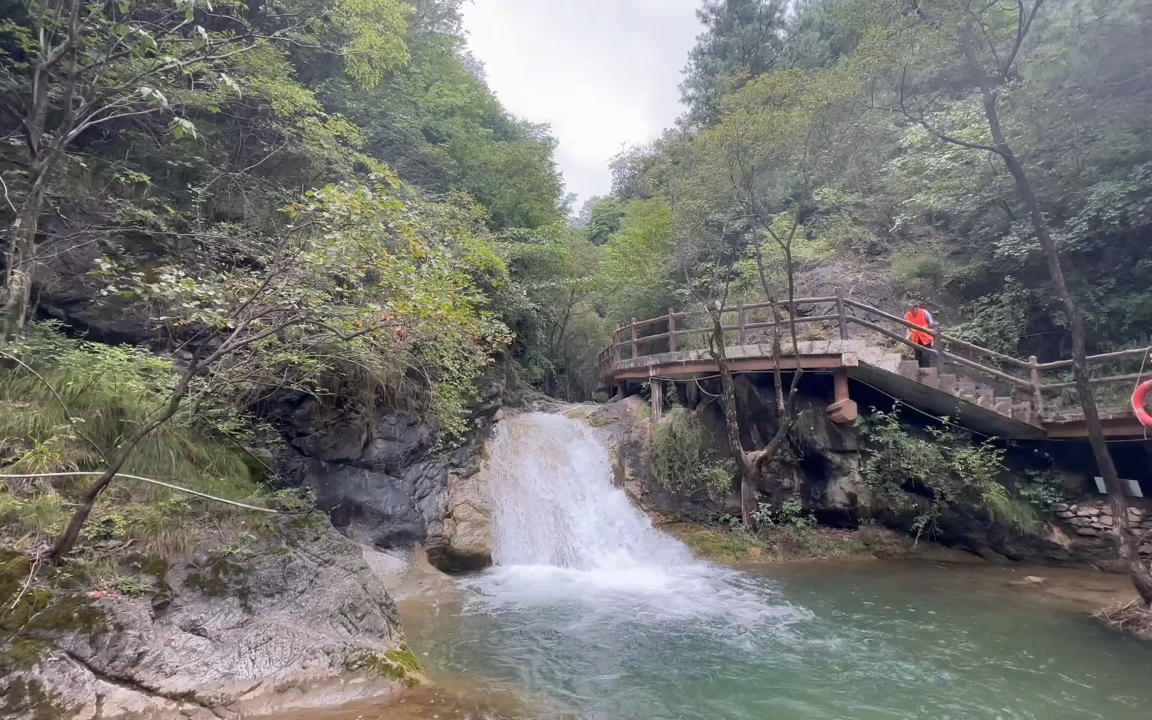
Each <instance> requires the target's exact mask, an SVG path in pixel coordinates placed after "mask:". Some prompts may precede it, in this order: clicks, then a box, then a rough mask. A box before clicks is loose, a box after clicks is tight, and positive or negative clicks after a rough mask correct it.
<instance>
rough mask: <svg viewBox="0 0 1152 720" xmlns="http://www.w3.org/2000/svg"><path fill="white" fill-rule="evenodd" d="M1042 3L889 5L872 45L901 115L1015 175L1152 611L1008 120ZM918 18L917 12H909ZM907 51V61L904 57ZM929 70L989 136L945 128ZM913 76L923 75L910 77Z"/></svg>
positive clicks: (1054, 256) (1074, 332) (1069, 304)
mask: <svg viewBox="0 0 1152 720" xmlns="http://www.w3.org/2000/svg"><path fill="white" fill-rule="evenodd" d="M1044 7H1045V2H1044V0H1017V1H1016V2H1015V3H1011V4H1008V3H994V4H985V3H969V2H965V3H951V2H943V1H941V2H933V1H925V2H916V3H913V4H912V5H911V6H909V5H907V4H905V3H887V2H885V3H882V4H881V6H880V10H881V11H882V12H884V13H886V14H885V16H884V17H885V23H886V24H885V26H884V29H883V30H881V31H880V32H879V33H878V34H877V35H876V36H875V37H873V38H872V40H871V42H872V48H873V52H875V56H876V57H884V56H886V55H888V54H889V53H892V52H893V51H894V49H895V51H896V52H897V56H896V58H895V59H896V64H895V68H896V70H895V73H896V77H897V78H898V79H897V83H896V87H895V89H894V90H895V96H896V98H895V99H896V105H897V107H896V108H895V109H896V110H898V112H899V113H900V114H901V115H902V116H903V117H905V118H907V119H908V120H909V121H911V122H913V123H915V124H916V125H918V126H919V127H921V128H923V129H924V130H925V131H927V132H928V133H930V134H932V135H933V136H935V137H936V138H937V139H938V140H940V141H942V142H944V143H948V144H950V145H954V146H958V147H962V148H966V149H968V150H972V151H976V152H983V153H987V154H988V155H990V156H991V157H994V158H996V159H997V160H998V161H999V162H1001V163H1002V164H1003V166H1004V168H1005V169H1006V170H1007V171H1008V173H1009V174H1010V175H1011V177H1012V180H1013V182H1014V184H1015V186H1016V190H1017V192H1018V193H1019V199H1020V202H1021V204H1022V206H1023V208H1024V211H1025V213H1026V215H1027V218H1028V222H1029V224H1030V226H1031V231H1032V234H1033V236H1034V238H1035V240H1036V241H1037V242H1038V243H1039V245H1040V247H1041V248H1042V250H1043V255H1044V258H1045V259H1046V262H1047V266H1048V272H1049V276H1050V280H1051V283H1052V288H1053V290H1054V291H1055V294H1056V297H1057V299H1058V300H1059V303H1060V305H1061V306H1062V308H1063V311H1064V314H1065V317H1066V321H1067V323H1068V330H1069V333H1070V335H1071V338H1072V363H1073V364H1072V368H1073V375H1074V377H1075V381H1076V390H1077V394H1078V396H1079V401H1080V405H1081V408H1082V409H1083V412H1084V420H1085V425H1086V427H1087V430H1088V439H1089V443H1090V445H1091V447H1092V453H1093V456H1094V457H1095V460H1096V464H1097V466H1098V468H1099V470H1100V474H1101V476H1102V477H1103V478H1104V482H1105V485H1106V486H1107V489H1108V497H1109V501H1110V503H1111V506H1112V510H1113V516H1114V517H1115V518H1117V521H1116V522H1115V523H1114V527H1113V533H1114V534H1115V536H1116V540H1117V544H1118V546H1119V553H1120V557H1121V559H1122V560H1123V561H1124V562H1125V564H1126V565H1127V567H1128V570H1129V574H1130V576H1131V578H1132V582H1133V584H1134V585H1135V587H1136V589H1137V591H1138V592H1139V593H1140V596H1141V598H1143V600H1144V602H1145V604H1146V605H1148V606H1150V607H1152V568H1149V567H1148V565H1147V564H1146V563H1144V562H1143V561H1142V560H1141V559H1140V555H1139V551H1138V540H1137V538H1136V537H1135V536H1134V535H1133V534H1132V533H1131V532H1130V531H1129V529H1128V527H1127V522H1125V520H1126V519H1127V517H1128V508H1127V501H1126V499H1125V495H1124V488H1123V486H1122V485H1121V483H1120V480H1119V475H1118V473H1117V471H1116V466H1115V463H1114V462H1113V459H1112V456H1111V454H1110V453H1109V450H1108V444H1107V440H1106V438H1105V436H1104V431H1103V427H1102V425H1101V422H1100V417H1099V411H1098V409H1097V405H1096V399H1095V395H1094V392H1093V389H1092V383H1091V378H1090V375H1089V373H1088V367H1087V362H1086V357H1087V343H1086V341H1085V336H1086V333H1085V330H1084V323H1083V319H1082V317H1081V315H1080V312H1079V310H1078V308H1077V305H1076V301H1075V298H1074V297H1073V295H1072V292H1071V290H1070V288H1069V285H1068V282H1067V279H1066V277H1065V272H1064V266H1063V262H1062V260H1061V253H1060V249H1059V247H1058V245H1057V241H1056V238H1055V236H1054V233H1053V232H1052V229H1051V226H1050V224H1049V221H1048V218H1047V216H1046V215H1045V212H1044V208H1043V206H1042V204H1041V201H1040V199H1039V197H1038V196H1037V193H1036V189H1035V185H1034V184H1033V182H1032V173H1031V171H1030V170H1029V168H1028V167H1027V166H1026V164H1025V161H1024V160H1023V159H1022V158H1021V157H1020V156H1018V155H1017V154H1016V152H1015V150H1014V148H1013V144H1012V142H1011V141H1010V138H1009V130H1008V129H1007V128H1006V127H1005V125H1004V123H1003V121H1002V115H1001V105H1002V103H1003V100H1002V98H1003V96H1005V95H1007V94H1011V92H1012V91H1013V86H1014V84H1015V83H1016V82H1017V78H1018V73H1019V65H1020V63H1021V57H1022V54H1027V53H1029V52H1031V51H1032V50H1033V48H1034V47H1035V43H1036V42H1037V39H1036V31H1037V23H1038V19H1039V18H1041V17H1042V15H1041V13H1042V11H1043V10H1044ZM909 9H911V10H912V11H911V12H908V10H909ZM900 50H903V52H900ZM925 66H927V67H930V68H932V72H934V73H936V74H941V73H943V74H947V75H948V76H949V77H950V78H952V79H953V82H954V83H955V85H956V86H957V87H956V89H957V90H960V89H961V88H963V89H965V90H966V89H968V88H972V89H974V90H975V91H976V93H977V99H978V101H979V103H980V108H981V112H982V114H983V118H984V121H985V123H986V126H987V127H986V133H985V134H984V136H983V137H978V138H973V137H964V136H961V135H959V134H957V133H956V132H955V131H954V130H953V129H952V128H950V127H948V126H947V125H942V124H941V122H940V118H939V117H938V116H937V115H936V114H935V113H936V111H938V109H939V107H938V104H937V103H938V102H939V100H940V97H941V94H942V93H941V92H940V91H938V90H937V91H933V90H930V89H928V87H926V84H925V83H924V81H923V78H922V77H921V76H920V73H917V72H916V71H914V70H913V68H914V67H915V68H916V69H917V70H920V71H921V72H922V69H923V68H924V67H925ZM910 75H916V76H917V77H915V78H910Z"/></svg>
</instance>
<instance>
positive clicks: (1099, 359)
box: [1036, 348, 1148, 370]
mask: <svg viewBox="0 0 1152 720" xmlns="http://www.w3.org/2000/svg"><path fill="white" fill-rule="evenodd" d="M1146 352H1148V348H1139V349H1137V350H1121V351H1119V352H1114V353H1104V354H1103V355H1090V356H1089V357H1088V358H1087V361H1088V364H1089V365H1097V364H1099V363H1105V362H1111V361H1112V360H1125V359H1127V358H1138V357H1142V356H1143V355H1144V353H1146ZM1036 367H1038V368H1039V369H1041V370H1059V369H1061V368H1070V367H1072V361H1071V360H1058V361H1056V362H1050V363H1040V364H1039V365H1037V366H1036Z"/></svg>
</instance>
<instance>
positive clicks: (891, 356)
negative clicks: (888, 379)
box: [880, 353, 904, 374]
mask: <svg viewBox="0 0 1152 720" xmlns="http://www.w3.org/2000/svg"><path fill="white" fill-rule="evenodd" d="M903 362H904V356H903V355H901V354H900V353H888V354H886V355H884V356H883V357H882V358H880V367H882V368H884V369H885V370H887V371H888V372H891V373H897V374H900V364H901V363H903Z"/></svg>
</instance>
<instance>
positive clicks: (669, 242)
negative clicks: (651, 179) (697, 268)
mask: <svg viewBox="0 0 1152 720" xmlns="http://www.w3.org/2000/svg"><path fill="white" fill-rule="evenodd" d="M679 272H680V269H679V268H678V267H677V264H676V259H675V241H674V236H673V231H672V208H671V207H670V206H669V205H668V203H667V202H665V201H663V200H633V201H632V202H630V203H628V204H627V205H625V206H624V218H623V220H622V221H621V223H620V231H619V232H617V233H616V234H615V235H613V236H612V237H611V238H610V239H609V240H608V242H607V243H606V244H605V245H604V246H603V247H602V248H601V251H600V277H599V290H600V305H601V307H602V308H603V310H604V312H605V314H606V315H607V317H608V319H609V320H612V321H614V322H616V323H617V324H618V325H623V324H625V323H627V322H628V321H629V320H630V319H631V318H634V317H636V318H641V317H653V316H655V315H659V314H661V313H662V312H666V311H667V310H668V308H669V307H671V306H672V305H673V304H675V301H676V294H675V291H676V275H677V274H678V273H679Z"/></svg>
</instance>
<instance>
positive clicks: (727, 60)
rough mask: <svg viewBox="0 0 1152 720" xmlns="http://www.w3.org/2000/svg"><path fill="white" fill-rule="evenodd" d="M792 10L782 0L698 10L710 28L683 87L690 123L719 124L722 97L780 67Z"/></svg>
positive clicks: (731, 2)
mask: <svg viewBox="0 0 1152 720" xmlns="http://www.w3.org/2000/svg"><path fill="white" fill-rule="evenodd" d="M787 7H788V5H787V3H785V2H781V0H706V2H705V3H704V6H703V7H702V8H700V9H699V10H697V11H696V16H697V17H698V18H699V20H700V22H701V23H702V24H703V25H704V27H705V30H704V32H703V33H702V34H701V35H700V36H698V37H697V38H696V47H695V48H693V49H692V51H691V53H690V54H689V56H688V67H687V68H685V70H684V75H685V77H684V81H683V83H681V85H680V93H681V100H682V102H683V103H684V104H685V105H687V106H688V117H689V119H690V121H691V122H693V123H695V124H698V125H710V124H712V123H715V122H716V121H717V120H719V116H720V99H721V97H723V96H724V95H725V94H727V93H729V92H731V91H733V90H738V89H740V88H741V87H742V86H743V85H744V84H745V83H746V82H748V81H749V80H753V79H755V78H757V77H760V76H761V75H763V74H765V73H767V72H769V71H770V70H772V69H773V68H774V67H775V66H776V63H777V61H778V60H779V58H780V56H781V53H782V52H783V50H784V47H785V45H786V39H787V37H786V36H787V29H786V13H787Z"/></svg>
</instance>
